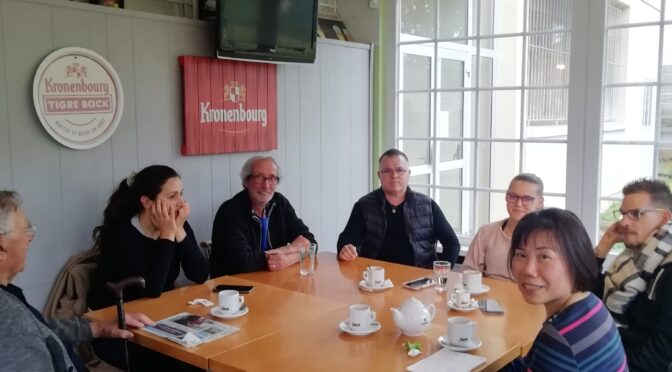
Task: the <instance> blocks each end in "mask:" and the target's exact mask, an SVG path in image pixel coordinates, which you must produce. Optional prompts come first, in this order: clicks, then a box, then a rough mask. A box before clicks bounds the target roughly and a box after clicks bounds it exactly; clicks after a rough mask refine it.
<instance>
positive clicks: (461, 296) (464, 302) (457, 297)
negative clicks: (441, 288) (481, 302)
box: [450, 289, 471, 307]
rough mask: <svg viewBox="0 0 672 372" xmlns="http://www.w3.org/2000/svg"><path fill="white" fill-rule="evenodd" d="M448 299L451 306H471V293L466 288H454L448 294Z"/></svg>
mask: <svg viewBox="0 0 672 372" xmlns="http://www.w3.org/2000/svg"><path fill="white" fill-rule="evenodd" d="M450 301H451V302H452V303H453V306H457V307H469V306H471V293H469V291H468V290H466V289H456V290H455V292H453V293H451V294H450Z"/></svg>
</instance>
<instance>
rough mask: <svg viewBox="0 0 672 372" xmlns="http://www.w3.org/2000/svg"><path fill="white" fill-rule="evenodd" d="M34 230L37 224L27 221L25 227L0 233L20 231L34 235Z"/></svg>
mask: <svg viewBox="0 0 672 372" xmlns="http://www.w3.org/2000/svg"><path fill="white" fill-rule="evenodd" d="M35 230H37V226H35V225H33V224H32V223H30V222H28V227H26V228H25V229H21V230H13V231H8V232H6V233H0V235H9V234H11V233H22V232H25V233H27V234H28V235H30V236H35Z"/></svg>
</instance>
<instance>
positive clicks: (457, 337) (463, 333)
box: [448, 316, 476, 347]
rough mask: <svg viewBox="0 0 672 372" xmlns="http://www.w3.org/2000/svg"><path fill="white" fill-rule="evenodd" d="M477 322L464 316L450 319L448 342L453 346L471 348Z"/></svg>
mask: <svg viewBox="0 0 672 372" xmlns="http://www.w3.org/2000/svg"><path fill="white" fill-rule="evenodd" d="M474 333H476V322H474V321H473V320H471V319H469V318H465V317H463V316H454V317H451V318H448V340H449V341H450V344H451V345H455V346H462V347H469V346H471V345H472V344H473V339H474Z"/></svg>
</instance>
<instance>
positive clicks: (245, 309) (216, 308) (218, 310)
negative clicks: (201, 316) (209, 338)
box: [210, 305, 250, 319]
mask: <svg viewBox="0 0 672 372" xmlns="http://www.w3.org/2000/svg"><path fill="white" fill-rule="evenodd" d="M249 312H250V308H249V307H247V305H243V306H242V307H241V308H240V310H238V311H237V312H235V313H233V314H225V313H224V312H222V310H221V308H220V307H219V306H214V307H213V308H212V309H210V314H212V315H213V316H216V317H218V318H222V319H235V318H238V317H240V316H243V315H245V314H247V313H249Z"/></svg>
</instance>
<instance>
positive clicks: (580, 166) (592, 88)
mask: <svg viewBox="0 0 672 372" xmlns="http://www.w3.org/2000/svg"><path fill="white" fill-rule="evenodd" d="M605 24H606V1H605V0H587V1H583V0H575V1H574V2H573V8H572V37H571V43H572V46H571V52H570V58H571V59H570V66H571V73H570V76H569V79H570V82H569V112H568V133H567V181H566V185H567V186H566V187H567V202H566V206H567V209H569V210H571V211H573V212H574V213H576V214H577V215H578V216H579V218H580V219H581V221H582V222H583V223H584V225H585V227H586V230H587V231H588V234H589V235H590V237H591V239H593V241H595V239H596V238H597V231H598V217H599V215H598V211H599V196H600V191H599V190H600V173H601V172H600V158H601V149H602V147H601V144H600V142H601V134H602V102H603V100H602V95H603V69H604V66H603V60H604V48H605V37H606V33H605V32H604V30H605Z"/></svg>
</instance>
